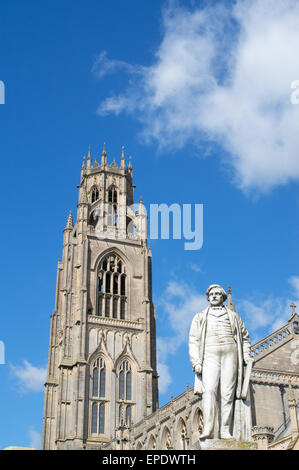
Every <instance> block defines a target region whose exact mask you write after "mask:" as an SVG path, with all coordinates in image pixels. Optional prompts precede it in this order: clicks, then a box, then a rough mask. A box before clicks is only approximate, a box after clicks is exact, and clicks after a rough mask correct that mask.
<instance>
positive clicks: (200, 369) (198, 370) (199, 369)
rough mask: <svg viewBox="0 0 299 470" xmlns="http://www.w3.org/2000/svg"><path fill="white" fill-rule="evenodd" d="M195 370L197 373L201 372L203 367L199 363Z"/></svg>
mask: <svg viewBox="0 0 299 470" xmlns="http://www.w3.org/2000/svg"><path fill="white" fill-rule="evenodd" d="M194 370H195V372H197V374H201V371H202V367H201V365H200V364H197V365H196V366H195V367H194Z"/></svg>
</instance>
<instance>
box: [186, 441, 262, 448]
mask: <svg viewBox="0 0 299 470" xmlns="http://www.w3.org/2000/svg"><path fill="white" fill-rule="evenodd" d="M190 450H257V444H256V443H255V442H253V441H237V440H236V439H204V440H202V441H197V442H195V444H194V445H193V449H190Z"/></svg>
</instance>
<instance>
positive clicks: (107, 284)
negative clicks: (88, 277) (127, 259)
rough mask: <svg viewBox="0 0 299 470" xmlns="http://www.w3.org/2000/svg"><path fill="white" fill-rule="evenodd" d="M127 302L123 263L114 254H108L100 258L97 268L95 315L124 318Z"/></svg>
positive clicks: (125, 276)
mask: <svg viewBox="0 0 299 470" xmlns="http://www.w3.org/2000/svg"><path fill="white" fill-rule="evenodd" d="M127 303H128V296H127V275H126V269H125V265H124V263H123V262H122V260H120V259H119V258H118V257H117V256H116V255H113V254H112V255H108V256H106V258H104V259H103V260H102V262H101V264H100V266H99V270H98V280H97V315H99V316H101V317H107V318H118V319H120V320H125V319H126V317H127Z"/></svg>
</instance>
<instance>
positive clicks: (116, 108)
mask: <svg viewBox="0 0 299 470" xmlns="http://www.w3.org/2000/svg"><path fill="white" fill-rule="evenodd" d="M298 44H299V3H298V2H296V1H295V0H238V1H237V2H236V4H235V5H234V6H232V7H231V8H230V9H229V8H228V7H227V6H224V5H221V4H217V5H215V4H213V5H212V6H211V7H206V8H204V9H193V10H187V9H183V8H181V7H178V6H176V4H175V3H173V2H171V3H170V6H169V8H168V9H165V10H164V12H163V38H162V41H161V43H160V45H159V47H158V48H157V50H156V53H155V56H154V58H153V63H152V65H151V66H149V67H142V66H137V67H133V66H131V65H129V64H126V63H125V62H122V61H109V60H108V59H107V57H106V55H105V53H102V56H100V57H101V58H100V60H98V63H97V65H96V66H95V70H98V75H99V76H103V75H104V74H106V73H110V72H113V71H114V70H116V69H117V68H124V69H125V70H126V71H127V72H129V73H130V74H131V77H130V81H129V84H128V87H127V89H126V90H125V91H124V92H123V94H121V95H119V96H111V97H109V98H107V99H106V100H104V101H103V102H102V103H101V104H100V106H99V109H98V112H99V113H100V114H106V113H115V114H119V113H120V112H122V111H126V112H127V113H131V114H133V115H134V116H136V117H137V119H139V120H140V121H141V122H142V124H143V137H145V138H147V139H148V140H151V139H155V140H157V141H158V143H159V145H160V147H163V146H176V147H180V146H183V145H184V144H185V143H186V141H187V140H190V139H191V140H192V141H193V142H195V143H197V144H198V145H199V146H200V145H201V143H202V142H203V141H206V140H208V141H210V142H217V143H218V144H221V145H222V146H223V148H224V150H225V152H226V155H227V156H226V157H225V158H226V160H225V164H228V165H229V167H230V168H231V169H232V171H233V181H234V182H235V184H236V185H237V186H238V187H239V188H241V189H242V190H244V191H248V190H252V189H257V190H259V191H260V192H265V191H268V190H270V189H272V188H273V187H275V186H277V185H281V184H286V183H288V182H289V181H291V180H298V179H299V158H298V148H299V132H298V127H299V105H293V104H291V101H290V96H291V92H292V90H291V83H292V82H293V81H294V80H296V79H298V78H299V76H298V73H299V72H298V70H299V55H298V51H297V48H298ZM99 64H100V65H99Z"/></svg>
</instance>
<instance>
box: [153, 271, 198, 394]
mask: <svg viewBox="0 0 299 470" xmlns="http://www.w3.org/2000/svg"><path fill="white" fill-rule="evenodd" d="M159 306H160V307H161V308H163V310H164V312H165V314H166V317H167V323H168V325H169V330H170V334H169V336H167V337H166V336H164V337H158V338H157V351H158V372H159V375H160V379H159V389H160V392H161V393H165V392H166V390H167V387H168V386H169V384H170V383H171V382H172V378H171V375H170V372H169V368H168V365H167V361H168V359H169V356H170V355H175V354H176V353H177V352H178V350H179V348H180V346H182V344H183V343H187V342H188V333H189V329H190V325H191V321H192V319H193V317H194V315H195V314H196V313H197V312H200V311H201V310H203V309H204V308H205V307H206V306H207V300H206V298H205V295H201V294H199V293H198V292H196V290H195V289H194V288H193V287H192V286H190V285H188V284H186V283H185V282H179V281H174V280H172V281H169V283H168V285H167V287H166V289H165V292H164V294H163V295H162V298H161V299H160V301H159ZM190 367H191V366H190ZM161 383H162V387H161Z"/></svg>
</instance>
